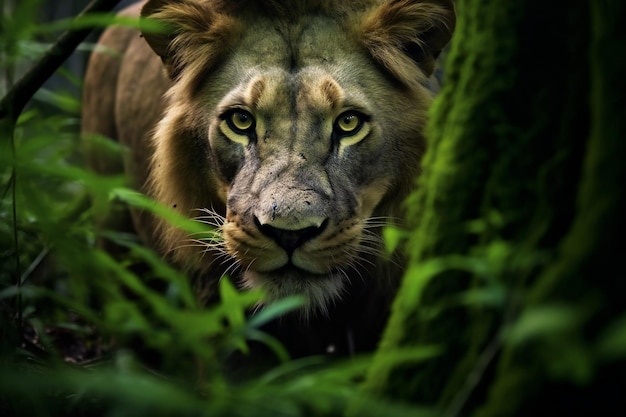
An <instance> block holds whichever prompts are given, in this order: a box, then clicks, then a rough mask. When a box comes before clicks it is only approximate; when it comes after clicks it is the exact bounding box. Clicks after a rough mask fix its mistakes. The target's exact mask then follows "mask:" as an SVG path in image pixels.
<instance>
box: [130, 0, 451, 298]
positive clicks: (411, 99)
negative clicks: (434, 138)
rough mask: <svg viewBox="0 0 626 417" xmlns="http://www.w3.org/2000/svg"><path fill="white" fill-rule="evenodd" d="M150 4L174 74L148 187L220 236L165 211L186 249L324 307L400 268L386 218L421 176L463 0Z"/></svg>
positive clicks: (190, 256)
mask: <svg viewBox="0 0 626 417" xmlns="http://www.w3.org/2000/svg"><path fill="white" fill-rule="evenodd" d="M142 15H143V16H144V17H148V18H151V19H154V20H156V21H160V22H163V23H164V24H165V27H166V28H167V29H168V30H167V32H166V33H161V34H154V33H148V32H146V33H144V37H145V38H146V41H147V42H148V44H149V45H150V46H151V48H152V49H153V50H154V51H155V52H156V54H158V55H159V56H160V57H161V59H162V61H163V63H164V66H165V68H166V69H167V73H168V75H169V77H170V78H171V87H170V88H169V91H168V93H167V98H168V100H169V106H168V107H167V109H166V111H165V113H164V117H163V119H162V120H161V121H160V123H159V124H158V127H157V129H156V132H155V134H154V137H153V147H154V156H153V159H152V164H151V174H150V188H151V192H152V194H153V195H154V196H155V198H156V199H157V200H158V201H160V202H162V203H164V204H166V205H168V206H170V207H175V208H176V209H177V210H179V211H180V212H182V213H184V214H185V215H188V216H190V217H196V218H198V219H199V220H201V221H202V219H205V220H206V219H209V221H210V222H213V223H214V224H215V225H216V226H217V227H218V228H219V230H220V231H221V235H222V236H221V237H222V239H223V240H221V241H219V242H216V241H215V240H213V239H204V240H203V238H202V237H201V236H200V237H198V236H192V237H190V236H186V235H185V234H184V233H183V232H181V231H179V230H177V229H174V228H172V227H170V226H168V225H167V224H165V223H163V224H161V225H160V227H159V229H158V230H159V231H158V232H157V234H158V236H159V238H160V239H161V240H162V243H163V244H164V245H165V247H166V248H168V249H171V250H172V251H173V252H174V256H175V258H177V259H178V260H179V261H184V262H189V261H190V260H193V262H195V263H196V265H197V267H198V268H204V269H211V268H213V269H215V268H217V269H220V268H221V269H222V271H225V272H227V273H230V274H231V275H238V276H240V280H241V283H242V285H243V286H244V287H262V288H263V289H265V290H266V291H267V293H268V294H269V296H270V297H271V298H279V297H282V296H285V295H290V294H305V295H307V296H309V298H310V300H311V303H310V305H311V307H312V308H313V309H321V310H324V309H325V307H326V306H327V305H328V304H329V303H331V302H334V301H336V300H337V299H339V298H340V297H341V296H342V293H343V292H344V291H345V288H346V287H347V285H348V283H349V282H350V281H351V280H385V279H387V278H386V277H385V276H381V275H385V274H386V273H383V272H382V268H383V267H382V266H381V265H380V262H379V261H378V260H377V258H378V255H379V253H380V251H381V249H380V245H381V242H380V240H381V239H380V227H381V226H382V225H383V224H384V223H386V222H390V221H393V219H395V218H398V217H401V216H402V210H401V207H402V201H403V200H404V199H405V197H406V196H407V194H408V192H409V191H410V189H411V186H412V184H413V183H414V179H415V177H416V176H417V174H418V172H419V166H420V157H421V155H422V153H423V150H424V138H423V135H422V130H423V127H424V124H425V121H426V112H427V109H428V106H429V103H430V100H431V98H430V94H429V92H428V90H427V88H426V87H425V85H426V84H427V79H428V77H429V76H430V74H431V72H432V70H433V67H434V62H435V59H436V58H437V56H438V54H439V52H440V51H441V49H442V48H443V47H444V46H445V44H446V43H447V42H448V40H449V38H450V36H451V32H452V30H453V26H454V11H453V5H452V2H451V1H449V0H399V1H392V0H383V1H373V0H360V1H343V0H337V1H332V0H328V1H321V0H318V1H294V0H289V1H283V2H280V1H276V0H262V1H246V0H236V1H217V0H216V1H201V0H181V1H167V0H152V1H148V2H147V4H145V6H144V7H143V10H142ZM191 240H194V241H195V242H200V243H202V245H201V247H200V248H199V247H197V245H187V244H185V242H190V241H191Z"/></svg>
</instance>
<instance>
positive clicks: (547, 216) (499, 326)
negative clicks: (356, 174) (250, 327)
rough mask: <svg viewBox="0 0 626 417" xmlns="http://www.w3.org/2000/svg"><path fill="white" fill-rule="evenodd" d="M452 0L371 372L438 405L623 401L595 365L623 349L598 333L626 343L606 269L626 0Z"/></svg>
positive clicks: (619, 159) (382, 385)
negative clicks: (426, 352) (389, 306)
mask: <svg viewBox="0 0 626 417" xmlns="http://www.w3.org/2000/svg"><path fill="white" fill-rule="evenodd" d="M457 6H458V25H457V31H456V33H455V35H454V38H453V44H452V47H451V51H450V54H449V57H448V60H447V63H446V70H447V78H446V81H445V82H444V87H443V90H442V93H441V95H440V97H439V98H438V99H437V101H436V103H435V106H434V108H433V111H432V119H431V122H430V125H429V135H428V137H429V150H428V152H427V154H426V156H425V160H424V174H423V175H422V177H421V178H420V180H419V181H418V184H419V187H418V190H417V191H416V193H415V194H414V195H413V196H412V198H411V200H410V207H411V212H410V218H411V219H413V220H414V226H413V230H412V233H411V238H410V241H409V243H408V245H407V250H408V253H409V255H410V259H411V267H410V268H409V271H408V272H407V274H406V276H405V279H404V281H403V284H402V288H401V289H400V291H399V294H398V297H397V298H396V300H395V303H394V305H393V310H392V315H391V318H390V322H389V324H388V326H387V329H386V332H385V334H384V337H383V340H382V342H381V345H380V347H379V350H378V352H377V355H376V356H375V358H374V361H373V364H372V367H371V369H370V372H369V375H368V377H367V379H366V382H365V389H368V390H370V391H373V392H379V393H381V392H382V393H386V394H387V395H390V396H393V397H397V398H401V399H404V400H409V401H411V402H416V403H420V404H423V405H431V406H435V407H437V409H438V410H440V411H441V412H442V414H443V415H458V414H462V415H471V414H474V413H476V415H481V416H497V415H536V414H539V413H540V412H541V415H543V414H544V412H545V411H546V410H549V409H550V407H552V410H553V411H554V412H557V411H564V410H567V411H571V410H572V409H573V410H574V411H575V410H576V407H591V406H592V404H595V402H596V400H597V399H598V398H599V396H601V398H602V400H603V401H604V403H605V404H607V406H608V405H610V406H617V401H618V400H619V399H620V398H619V396H614V397H611V395H610V394H611V393H613V392H614V391H615V390H614V389H609V388H610V386H611V383H608V382H606V381H604V379H603V377H605V376H607V375H613V373H615V374H616V375H617V372H615V370H616V369H618V368H617V367H615V366H613V365H614V364H615V363H617V362H615V361H618V360H619V358H620V355H617V354H614V353H613V354H606V352H605V353H602V351H603V350H607V349H608V351H611V352H614V351H615V350H616V349H617V348H616V346H620V345H619V343H618V342H616V343H617V344H615V343H614V344H613V345H611V343H609V342H606V340H613V341H614V340H620V339H619V337H617V336H615V335H616V334H618V333H615V332H616V331H613V333H611V331H610V330H609V329H610V328H616V327H615V326H618V324H615V323H618V322H615V323H614V319H619V318H621V319H622V321H621V323H624V312H625V310H626V309H625V308H624V303H623V302H620V300H619V298H620V297H621V296H622V295H623V294H624V291H623V290H624V289H625V285H624V282H626V281H625V280H624V279H620V276H623V273H622V274H619V273H617V272H611V271H620V268H619V264H618V262H620V256H619V252H618V248H619V247H621V246H622V245H621V244H620V243H621V242H620V239H619V238H620V234H623V232H624V227H623V226H624V216H625V214H626V207H625V204H624V192H623V191H622V187H623V184H626V181H625V180H626V178H625V172H624V171H625V169H624V167H625V166H626V164H625V163H624V162H623V158H624V156H626V152H624V150H625V149H624V148H625V146H624V138H625V137H626V136H625V135H624V133H626V132H625V130H626V111H625V109H626V106H625V105H624V95H625V94H626V88H624V87H625V85H624V84H625V83H624V81H623V80H624V75H623V74H625V73H626V72H625V70H626V67H625V64H624V59H623V58H617V57H624V56H626V54H624V52H626V51H624V49H625V46H624V45H625V43H624V41H625V39H626V38H625V37H624V29H622V28H621V27H623V25H622V26H620V25H619V22H620V18H622V19H623V17H624V11H625V6H624V2H620V1H619V0H614V1H612V0H589V1H583V0H575V1H570V2H568V3H567V7H564V6H563V4H561V3H560V2H528V1H526V2H524V1H519V0H505V1H503V0H460V1H458V2H457ZM607 326H613V327H607ZM611 335H612V336H611ZM611 337H613V339H611ZM603 341H604V342H603ZM605 342H606V343H605ZM607 343H608V345H611V346H612V347H611V348H603V347H602V346H605V345H607ZM432 344H435V345H438V346H441V347H442V348H443V353H442V354H441V355H440V356H439V357H437V358H436V359H434V360H431V361H427V362H425V363H424V364H421V365H419V366H417V365H416V366H408V365H403V366H396V367H392V366H391V365H389V361H387V360H385V357H386V356H387V355H390V354H392V352H393V351H394V349H397V348H399V347H415V346H422V345H432ZM624 347H625V348H626V346H624ZM607 355H608V356H607ZM611 355H612V356H611ZM624 356H625V355H622V356H621V358H623V357H624ZM621 369H622V370H623V368H621ZM607 372H608V373H607ZM621 382H624V378H623V377H622V378H621ZM586 394H588V395H586ZM570 397H572V398H570ZM548 400H549V401H548ZM611 400H612V401H611ZM544 401H548V404H549V406H546V405H544ZM589 410H591V411H593V409H592V408H589ZM554 415H558V414H554Z"/></svg>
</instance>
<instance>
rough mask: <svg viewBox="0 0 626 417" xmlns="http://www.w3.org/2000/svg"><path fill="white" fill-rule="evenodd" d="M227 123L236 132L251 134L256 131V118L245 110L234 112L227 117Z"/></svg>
mask: <svg viewBox="0 0 626 417" xmlns="http://www.w3.org/2000/svg"><path fill="white" fill-rule="evenodd" d="M226 123H228V127H230V128H231V129H232V130H233V131H234V132H236V133H239V134H241V135H246V134H249V133H250V132H251V131H252V130H253V129H254V117H252V115H251V114H250V113H248V112H247V111H245V110H234V111H232V112H230V114H229V115H228V116H227V117H226Z"/></svg>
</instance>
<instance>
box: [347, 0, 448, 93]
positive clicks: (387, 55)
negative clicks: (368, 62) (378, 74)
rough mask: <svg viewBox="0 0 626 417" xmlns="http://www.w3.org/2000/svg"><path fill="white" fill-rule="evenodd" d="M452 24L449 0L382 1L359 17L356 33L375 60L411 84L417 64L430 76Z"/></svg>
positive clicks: (446, 41) (401, 79) (446, 40)
mask: <svg viewBox="0 0 626 417" xmlns="http://www.w3.org/2000/svg"><path fill="white" fill-rule="evenodd" d="M455 23H456V14H455V11H454V3H453V2H452V0H385V1H384V2H383V4H381V5H379V6H377V7H376V8H374V9H372V10H370V11H369V12H367V13H366V14H365V15H364V16H363V17H362V19H361V21H360V22H359V27H358V29H357V30H358V36H359V37H360V39H361V42H363V44H364V45H365V47H366V48H367V49H368V50H369V52H370V53H371V55H372V56H373V57H374V59H376V60H377V61H379V62H380V63H381V64H382V65H383V66H384V67H385V68H386V69H387V70H388V71H389V72H391V73H392V74H393V75H394V76H395V77H397V78H398V79H399V80H400V81H402V82H404V83H408V84H412V83H413V82H415V80H414V78H415V75H414V74H415V65H416V64H417V65H418V66H419V67H420V68H421V70H422V71H423V72H424V74H425V75H426V76H430V75H431V74H432V72H433V70H434V67H435V60H436V59H437V57H438V56H439V54H440V53H441V51H442V49H443V48H444V47H445V46H446V44H447V43H448V42H449V41H450V38H451V36H452V32H453V31H454V26H455Z"/></svg>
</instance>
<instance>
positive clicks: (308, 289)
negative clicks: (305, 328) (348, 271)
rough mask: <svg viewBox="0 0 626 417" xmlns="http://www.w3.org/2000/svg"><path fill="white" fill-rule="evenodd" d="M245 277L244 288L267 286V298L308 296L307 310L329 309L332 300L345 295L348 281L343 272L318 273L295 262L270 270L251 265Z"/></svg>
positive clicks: (265, 287) (263, 287)
mask: <svg viewBox="0 0 626 417" xmlns="http://www.w3.org/2000/svg"><path fill="white" fill-rule="evenodd" d="M241 278H242V281H241V284H242V286H243V287H244V288H261V289H263V290H264V291H265V292H266V297H267V298H266V300H267V301H274V300H279V299H281V298H285V297H290V296H294V295H302V296H304V297H305V298H306V299H307V303H306V304H305V306H304V309H303V311H304V312H305V313H306V314H309V313H312V312H314V311H316V312H322V313H324V312H326V311H327V308H328V305H329V304H330V303H332V302H334V301H336V300H337V299H339V298H341V296H342V294H343V293H344V291H345V289H346V285H347V282H346V280H345V275H344V274H342V273H341V272H330V273H326V274H317V273H312V272H309V271H306V270H304V269H301V268H298V267H297V266H294V265H292V264H287V265H285V266H282V267H280V268H277V269H274V270H272V271H268V272H258V271H254V270H252V269H249V270H247V271H245V272H244V273H243V275H242V277H241Z"/></svg>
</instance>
